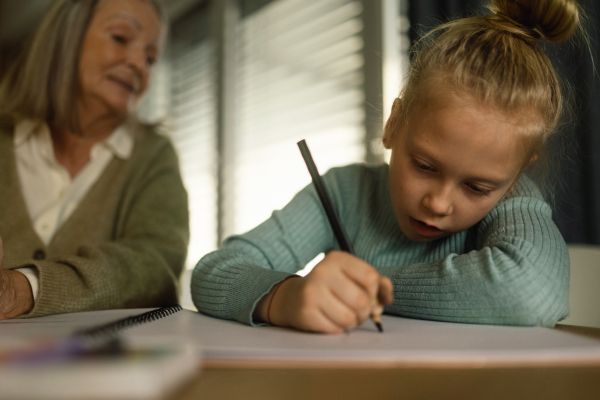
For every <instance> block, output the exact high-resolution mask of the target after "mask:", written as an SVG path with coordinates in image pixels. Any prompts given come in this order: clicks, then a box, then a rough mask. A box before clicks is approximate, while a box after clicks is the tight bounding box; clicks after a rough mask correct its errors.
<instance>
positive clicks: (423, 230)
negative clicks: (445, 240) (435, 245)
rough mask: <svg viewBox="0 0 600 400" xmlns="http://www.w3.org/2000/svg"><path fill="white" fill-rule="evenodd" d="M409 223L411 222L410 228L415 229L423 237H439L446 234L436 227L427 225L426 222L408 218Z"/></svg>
mask: <svg viewBox="0 0 600 400" xmlns="http://www.w3.org/2000/svg"><path fill="white" fill-rule="evenodd" d="M408 222H410V226H411V227H412V228H413V229H414V231H415V232H417V233H418V234H419V235H421V236H438V235H441V234H442V233H444V231H442V230H441V229H438V228H436V227H435V226H431V225H427V224H426V223H425V222H421V221H419V220H416V219H414V218H413V217H408Z"/></svg>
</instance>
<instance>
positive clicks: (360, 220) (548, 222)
mask: <svg viewBox="0 0 600 400" xmlns="http://www.w3.org/2000/svg"><path fill="white" fill-rule="evenodd" d="M324 179H325V182H326V185H327V188H328V190H329V192H330V194H331V197H332V199H333V201H334V204H335V207H336V209H337V210H338V212H339V214H340V217H341V218H342V222H343V224H344V226H345V227H346V230H347V231H348V235H349V237H350V239H351V241H352V243H353V244H354V248H355V250H356V255H357V256H358V257H360V258H362V259H364V260H365V261H367V262H368V263H370V264H371V265H373V266H374V267H375V268H377V269H378V271H379V272H380V273H381V274H383V275H386V276H388V277H390V279H391V280H392V282H393V284H394V298H395V300H394V302H393V304H391V305H389V306H386V308H385V311H386V312H387V313H390V314H396V315H401V316H408V317H413V318H422V319H432V320H440V321H452V322H464V323H481V324H503V325H541V326H553V325H554V324H555V323H556V322H557V321H558V320H560V319H562V318H564V317H566V316H567V315H568V312H569V311H568V288H569V259H568V252H567V248H566V244H565V242H564V240H563V239H562V237H561V235H560V233H559V232H558V230H557V228H556V226H555V225H554V223H553V221H552V211H551V209H550V207H549V206H548V205H547V204H546V203H545V202H544V201H543V199H542V197H541V195H540V194H539V192H537V190H536V189H535V186H534V185H533V184H532V183H531V182H530V181H529V180H528V179H527V178H525V177H524V178H522V179H521V181H519V183H518V184H517V186H516V188H515V190H514V191H513V192H512V193H511V195H510V196H508V197H507V198H505V199H503V200H502V201H501V202H500V203H499V205H497V206H496V207H495V208H494V209H493V210H492V211H491V212H490V213H489V214H488V215H487V216H486V217H485V218H484V219H483V220H482V221H480V222H479V223H478V224H477V225H475V226H474V227H472V228H470V229H469V230H467V231H464V232H461V233H458V234H455V235H452V236H449V237H446V238H443V239H439V240H436V241H434V242H430V243H416V242H412V241H410V240H408V239H407V238H406V236H405V235H404V234H403V233H402V231H401V230H400V228H399V226H398V223H397V221H396V219H395V216H394V213H393V208H392V206H391V203H390V198H389V188H388V167H387V166H380V167H367V166H359V165H353V166H347V167H343V168H335V169H333V170H331V171H329V172H328V173H327V174H325V175H324ZM336 247H337V246H336V242H335V239H334V237H333V234H332V232H331V228H330V227H329V223H328V221H327V218H326V216H325V214H324V212H323V211H322V207H321V205H320V203H319V200H318V197H317V196H316V193H315V192H314V189H313V188H312V186H311V185H309V186H308V187H307V188H305V189H304V190H302V191H301V192H300V193H299V194H298V195H297V196H296V197H295V198H294V199H293V200H292V201H291V202H290V203H289V204H288V205H287V206H286V207H285V208H284V209H282V210H281V211H276V212H274V213H273V215H272V217H271V218H270V219H268V220H267V221H265V222H264V223H263V224H261V225H259V226H258V227H257V228H255V229H254V230H252V231H250V232H248V233H246V234H244V235H240V236H234V237H232V238H230V239H229V240H228V241H226V243H225V245H224V247H223V248H222V249H221V250H218V251H216V252H213V253H210V254H208V255H207V256H205V257H204V258H202V260H200V262H199V263H198V265H197V266H196V270H195V271H194V275H193V278H192V298H193V300H194V302H195V304H196V306H197V307H198V309H199V310H200V311H201V312H205V313H207V314H210V315H214V316H217V317H221V318H228V319H235V320H238V321H241V322H244V323H247V324H253V321H252V318H251V316H252V312H253V310H254V307H255V306H256V303H257V302H258V300H260V298H261V297H262V296H264V295H265V294H266V293H268V292H269V290H270V289H271V288H272V287H273V286H274V285H275V284H277V283H278V282H280V281H281V280H282V279H284V278H285V277H287V276H289V275H290V274H293V273H294V272H296V271H297V270H299V269H301V268H303V267H304V265H305V264H306V263H307V262H308V261H310V260H311V259H312V258H314V257H315V256H316V255H317V254H319V253H321V252H328V251H330V250H332V249H334V248H336Z"/></svg>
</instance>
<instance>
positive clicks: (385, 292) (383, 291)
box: [377, 276, 394, 304]
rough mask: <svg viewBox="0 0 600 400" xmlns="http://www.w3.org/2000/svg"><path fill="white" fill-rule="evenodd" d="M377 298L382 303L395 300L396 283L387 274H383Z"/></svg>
mask: <svg viewBox="0 0 600 400" xmlns="http://www.w3.org/2000/svg"><path fill="white" fill-rule="evenodd" d="M377 298H378V300H379V303H381V304H390V303H392V302H393V301H394V285H393V284H392V281H391V280H390V278H388V277H387V276H381V277H380V279H379V292H378V294H377Z"/></svg>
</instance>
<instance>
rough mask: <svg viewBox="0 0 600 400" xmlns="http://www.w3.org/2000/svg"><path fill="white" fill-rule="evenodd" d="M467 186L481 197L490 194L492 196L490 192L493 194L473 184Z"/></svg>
mask: <svg viewBox="0 0 600 400" xmlns="http://www.w3.org/2000/svg"><path fill="white" fill-rule="evenodd" d="M467 186H468V187H469V188H470V189H471V190H472V191H474V192H475V193H477V194H481V195H485V196H487V195H489V194H490V192H491V190H489V189H484V188H481V187H479V186H477V185H474V184H472V183H467Z"/></svg>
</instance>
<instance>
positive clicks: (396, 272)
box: [379, 197, 569, 327]
mask: <svg viewBox="0 0 600 400" xmlns="http://www.w3.org/2000/svg"><path fill="white" fill-rule="evenodd" d="M478 234H479V239H478V243H477V248H478V250H472V251H469V252H467V253H466V254H456V253H450V254H447V255H445V256H444V257H442V256H443V254H440V259H439V260H437V261H434V262H432V263H418V264H413V265H409V266H405V267H403V268H397V267H394V266H387V267H380V268H379V271H380V273H382V274H384V275H386V276H388V277H390V279H391V280H392V282H393V284H394V303H393V304H391V305H390V306H387V307H386V312H389V313H392V314H397V315H401V316H408V317H415V318H422V319H431V320H440V321H451V322H466V323H477V324H497V325H522V326H549V327H552V326H554V325H555V324H556V322H557V321H559V320H560V319H563V318H565V317H566V316H568V314H569V305H568V296H569V258H568V251H567V248H566V245H565V243H564V240H563V239H562V237H561V235H560V233H559V232H558V230H557V228H556V226H555V225H554V223H553V222H552V216H551V211H550V207H549V206H548V205H547V204H546V203H544V202H542V201H540V200H537V199H532V198H522V197H517V198H513V199H511V200H508V201H507V202H506V203H504V204H502V205H501V206H499V207H496V208H495V209H494V210H493V211H492V212H491V213H490V214H489V215H488V216H486V217H485V218H484V220H483V221H482V222H481V223H480V226H479V227H478ZM456 239H457V237H452V238H450V239H449V240H456Z"/></svg>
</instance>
